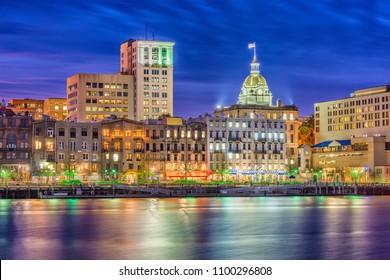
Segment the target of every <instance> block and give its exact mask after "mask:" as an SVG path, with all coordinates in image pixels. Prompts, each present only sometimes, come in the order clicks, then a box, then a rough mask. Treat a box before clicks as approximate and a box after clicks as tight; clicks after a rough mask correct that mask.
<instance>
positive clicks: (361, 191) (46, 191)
mask: <svg viewBox="0 0 390 280" xmlns="http://www.w3.org/2000/svg"><path fill="white" fill-rule="evenodd" d="M323 195H331V196H337V195H390V185H385V184H359V185H355V184H341V185H337V186H334V185H328V184H324V183H322V184H317V185H313V184H302V185H292V184H291V185H269V186H268V185H256V184H253V185H245V186H244V185H242V186H240V185H225V186H210V185H113V186H96V187H95V186H51V187H49V186H0V199H29V198H41V199H46V198H114V197H118V198H119V197H143V198H148V197H234V196H323Z"/></svg>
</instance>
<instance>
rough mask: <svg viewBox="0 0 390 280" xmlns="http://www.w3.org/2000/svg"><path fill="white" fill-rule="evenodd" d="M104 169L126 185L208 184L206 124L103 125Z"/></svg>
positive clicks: (125, 122) (179, 121) (108, 122)
mask: <svg viewBox="0 0 390 280" xmlns="http://www.w3.org/2000/svg"><path fill="white" fill-rule="evenodd" d="M102 147H103V151H102V164H103V166H102V169H103V170H104V172H106V173H107V174H108V175H107V176H112V175H114V174H116V175H115V176H116V177H117V178H119V179H121V180H123V181H125V182H128V183H134V182H136V181H137V180H138V179H140V180H141V181H142V180H145V181H146V180H155V181H165V180H172V179H196V180H207V176H208V172H207V170H208V168H207V167H208V164H207V138H206V124H205V123H202V122H198V121H195V120H187V121H183V119H181V118H170V117H169V118H163V119H159V120H155V119H149V120H147V121H146V122H145V123H142V122H137V121H132V120H124V119H116V118H112V119H109V120H104V121H103V122H102Z"/></svg>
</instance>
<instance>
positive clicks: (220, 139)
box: [214, 136, 223, 141]
mask: <svg viewBox="0 0 390 280" xmlns="http://www.w3.org/2000/svg"><path fill="white" fill-rule="evenodd" d="M222 140H223V138H222V137H219V136H218V137H214V141H222Z"/></svg>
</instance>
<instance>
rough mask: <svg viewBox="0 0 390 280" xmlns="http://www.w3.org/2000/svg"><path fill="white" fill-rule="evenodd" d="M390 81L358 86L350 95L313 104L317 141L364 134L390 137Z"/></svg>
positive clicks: (362, 135) (389, 139)
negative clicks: (359, 88) (358, 88)
mask: <svg viewBox="0 0 390 280" xmlns="http://www.w3.org/2000/svg"><path fill="white" fill-rule="evenodd" d="M389 104H390V85H385V86H378V87H372V88H365V89H361V90H356V91H354V92H353V93H351V95H350V97H348V98H343V99H338V100H332V101H327V102H320V103H315V104H314V118H315V142H316V143H320V142H323V141H328V140H335V139H349V138H352V137H364V136H379V135H380V136H383V135H384V136H386V139H387V141H390V118H389Z"/></svg>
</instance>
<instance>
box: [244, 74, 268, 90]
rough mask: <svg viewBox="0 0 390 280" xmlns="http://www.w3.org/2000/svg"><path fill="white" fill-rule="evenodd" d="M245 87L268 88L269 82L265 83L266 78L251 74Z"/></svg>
mask: <svg viewBox="0 0 390 280" xmlns="http://www.w3.org/2000/svg"><path fill="white" fill-rule="evenodd" d="M243 86H244V87H258V86H266V87H268V85H267V82H266V81H265V79H264V77H263V76H262V75H260V74H251V75H249V76H248V77H247V78H246V79H245V81H244V84H243Z"/></svg>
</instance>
